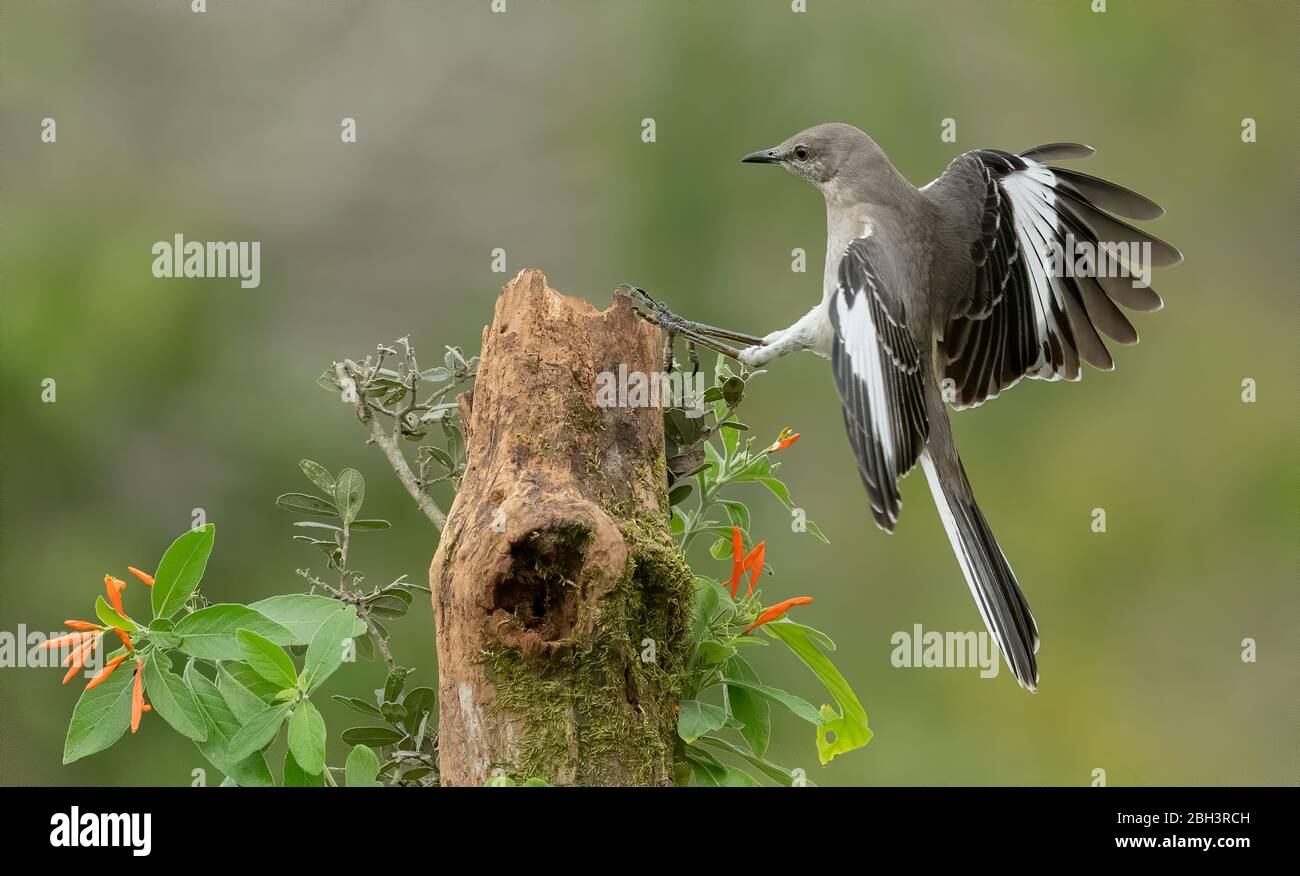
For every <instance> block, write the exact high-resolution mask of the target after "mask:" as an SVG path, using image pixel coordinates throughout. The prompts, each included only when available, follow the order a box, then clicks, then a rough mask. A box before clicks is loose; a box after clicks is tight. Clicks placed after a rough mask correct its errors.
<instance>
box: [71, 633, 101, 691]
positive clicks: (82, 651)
mask: <svg viewBox="0 0 1300 876" xmlns="http://www.w3.org/2000/svg"><path fill="white" fill-rule="evenodd" d="M99 635H100V634H99V633H95V634H94V635H92V636H91V637H90V638H88V639H86V640H85V641H84V642H82V643H81V644H80V645H79V646H77V647H76V648H74V649H73V651H72V653H71V654H69V655H68V656H67V657H66V658H64V660H63V665H64V666H67V665H68V664H69V663H71V664H72V665H71V666H70V667H69V668H68V674H67V675H65V676H63V683H64V684H67V683H68V682H69V681H72V676H74V675H76V674H77V673H78V672H79V671H81V668H82V667H83V666H85V665H86V661H87V660H88V659H90V655H91V654H93V653H95V646H96V645H98V644H99Z"/></svg>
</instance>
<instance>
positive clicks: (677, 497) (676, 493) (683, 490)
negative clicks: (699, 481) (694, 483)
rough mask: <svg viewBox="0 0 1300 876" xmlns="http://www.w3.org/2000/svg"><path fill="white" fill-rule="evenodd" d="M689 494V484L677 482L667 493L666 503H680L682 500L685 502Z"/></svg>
mask: <svg viewBox="0 0 1300 876" xmlns="http://www.w3.org/2000/svg"><path fill="white" fill-rule="evenodd" d="M690 495H691V485H690V484H678V485H677V486H675V487H673V489H672V491H671V492H670V493H669V494H668V504H669V505H670V506H671V505H680V504H682V503H683V502H685V501H686V500H687V499H688V498H690Z"/></svg>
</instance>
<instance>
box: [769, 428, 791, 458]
mask: <svg viewBox="0 0 1300 876" xmlns="http://www.w3.org/2000/svg"><path fill="white" fill-rule="evenodd" d="M798 440H799V433H798V432H791V431H790V430H789V429H788V428H786V429H782V430H781V434H780V435H778V436H777V439H776V441H775V443H773V444H772V445H771V446H769V447H768V448H767V452H768V453H776V452H777V451H779V450H785V449H786V448H787V447H789V446H790V445H791V444H793V443H794V442H796V441H798Z"/></svg>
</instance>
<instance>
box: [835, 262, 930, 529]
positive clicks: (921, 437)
mask: <svg viewBox="0 0 1300 876" xmlns="http://www.w3.org/2000/svg"><path fill="white" fill-rule="evenodd" d="M873 246H874V245H873V243H872V241H871V239H870V238H861V237H860V238H857V239H855V240H854V241H853V242H852V243H850V244H849V246H848V248H847V249H846V250H845V252H844V256H843V257H842V258H841V259H840V267H839V286H838V288H837V289H836V292H835V295H834V296H833V298H832V299H831V302H830V319H831V325H832V327H833V328H834V332H835V334H834V338H833V340H832V345H831V366H832V369H833V370H834V372H835V385H836V386H838V387H839V390H840V398H841V399H842V400H843V401H844V425H845V427H847V429H848V431H849V442H850V443H851V444H852V445H853V452H854V453H855V454H857V457H858V473H859V474H860V475H862V482H863V483H864V484H865V485H866V487H867V494H868V496H869V497H870V499H871V513H872V516H874V517H875V518H876V523H877V524H878V525H879V526H880V528H881V529H884V530H886V531H887V532H892V531H893V529H894V524H895V523H897V521H898V512H899V510H900V509H901V508H902V505H903V501H902V498H901V497H900V495H899V492H898V479H899V478H900V477H902V476H903V475H905V474H906V473H907V472H908V471H909V470H910V469H911V468H912V466H913V465H915V463H916V460H917V457H918V456H920V454H921V450H922V448H924V447H925V440H926V436H927V435H928V434H929V431H930V424H929V421H928V420H927V418H926V414H925V400H924V397H923V395H922V384H921V380H922V371H921V352H920V350H919V348H918V347H917V344H916V341H915V340H914V339H913V336H912V333H911V331H910V330H909V328H908V325H907V313H906V311H905V309H904V307H903V299H902V297H901V296H900V295H899V294H898V291H897V290H890V289H888V288H886V287H885V285H884V283H883V282H882V281H881V276H880V273H879V272H878V271H877V270H876V269H875V268H873V266H872V262H871V251H872V249H873Z"/></svg>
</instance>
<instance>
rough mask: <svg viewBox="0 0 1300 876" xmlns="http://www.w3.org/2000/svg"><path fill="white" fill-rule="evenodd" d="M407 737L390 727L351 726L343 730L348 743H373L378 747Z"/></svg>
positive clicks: (344, 738)
mask: <svg viewBox="0 0 1300 876" xmlns="http://www.w3.org/2000/svg"><path fill="white" fill-rule="evenodd" d="M404 738H405V737H404V736H403V735H402V734H401V733H398V732H397V731H396V730H393V729H391V728H389V727H349V728H348V729H346V730H344V731H343V741H344V742H346V743H347V744H348V745H373V746H375V747H376V748H379V747H382V746H385V745H393V744H395V743H398V742H401V741H402V740H403V739H404Z"/></svg>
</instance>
